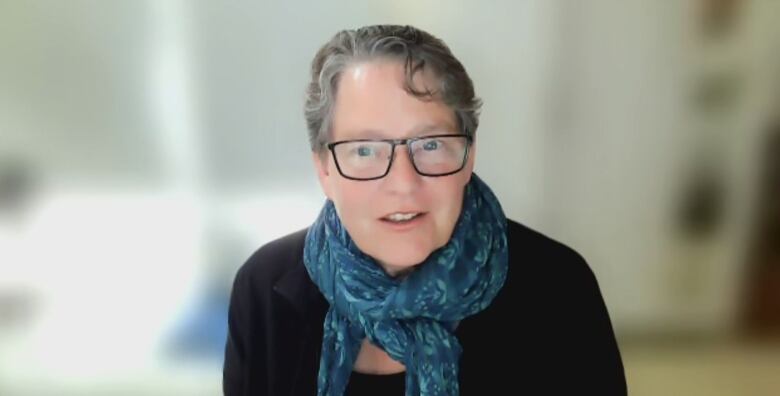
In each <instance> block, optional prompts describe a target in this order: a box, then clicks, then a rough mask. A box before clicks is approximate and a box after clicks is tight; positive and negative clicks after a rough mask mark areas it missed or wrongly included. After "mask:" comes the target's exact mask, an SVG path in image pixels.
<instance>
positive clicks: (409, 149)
mask: <svg viewBox="0 0 780 396" xmlns="http://www.w3.org/2000/svg"><path fill="white" fill-rule="evenodd" d="M440 137H463V138H466V149H465V150H463V160H462V161H461V164H460V167H459V168H458V169H455V170H454V171H452V172H447V173H441V174H439V173H425V172H421V171H420V169H419V168H417V164H416V163H415V162H414V155H413V154H412V146H411V144H409V143H413V142H415V141H417V140H423V139H431V138H440ZM354 142H386V143H390V144H391V145H392V147H391V149H390V161H389V162H388V163H387V169H385V173H383V174H382V175H381V176H376V177H366V178H363V177H353V176H348V175H346V174H344V172H343V171H342V170H341V165H339V158H338V156H337V155H336V151H335V147H336V146H338V145H340V144H344V143H354ZM473 142H474V138H473V137H472V136H469V135H464V134H460V133H457V134H439V135H427V136H417V137H413V138H406V139H352V140H339V141H337V142H332V143H328V144H326V145H325V147H327V148H328V150H329V151H330V153H331V155H333V162H335V163H336V169H338V171H339V174H340V175H341V176H342V177H344V178H346V179H350V180H358V181H368V180H377V179H381V178H383V177H385V176H387V174H388V173H390V168H391V167H392V166H393V161H394V160H395V146H400V145H406V151H407V153H408V154H409V160H411V162H412V166H413V167H414V170H415V171H416V172H417V173H418V174H419V175H422V176H427V177H442V176H449V175H453V174H455V173H458V172H460V171H461V170H463V168H464V167H465V166H466V162H467V160H468V158H469V148H470V147H471V145H472V143H473Z"/></svg>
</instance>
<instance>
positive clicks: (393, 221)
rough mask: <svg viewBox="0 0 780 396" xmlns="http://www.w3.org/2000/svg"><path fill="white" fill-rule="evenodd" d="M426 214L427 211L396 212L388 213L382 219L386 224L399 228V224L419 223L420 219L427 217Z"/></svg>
mask: <svg viewBox="0 0 780 396" xmlns="http://www.w3.org/2000/svg"><path fill="white" fill-rule="evenodd" d="M425 214H426V213H425V212H396V213H391V214H388V215H386V216H384V217H382V218H381V219H380V220H382V222H383V223H385V224H388V225H391V226H395V227H396V228H398V227H399V226H413V225H415V224H417V223H419V222H420V220H421V219H422V218H423V217H425ZM403 228H408V227H403Z"/></svg>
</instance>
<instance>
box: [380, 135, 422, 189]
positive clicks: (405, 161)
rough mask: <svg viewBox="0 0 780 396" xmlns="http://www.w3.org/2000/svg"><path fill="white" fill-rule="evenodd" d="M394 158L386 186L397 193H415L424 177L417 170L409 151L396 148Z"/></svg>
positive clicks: (403, 148)
mask: <svg viewBox="0 0 780 396" xmlns="http://www.w3.org/2000/svg"><path fill="white" fill-rule="evenodd" d="M393 156H394V157H393V163H392V165H391V166H390V171H389V172H388V174H387V176H385V179H386V180H385V184H386V185H387V186H389V187H390V189H391V190H392V191H394V192H396V193H400V194H408V193H411V192H413V191H414V190H416V189H417V188H418V187H419V185H420V182H422V175H420V174H419V173H417V171H416V170H415V168H414V164H413V163H412V158H411V157H410V156H409V150H407V148H406V147H405V146H396V148H395V151H394V153H393Z"/></svg>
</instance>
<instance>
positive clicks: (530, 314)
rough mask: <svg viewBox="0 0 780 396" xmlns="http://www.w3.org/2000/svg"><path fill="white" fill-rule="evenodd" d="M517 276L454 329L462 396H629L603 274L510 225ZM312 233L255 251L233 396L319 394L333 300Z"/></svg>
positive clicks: (237, 294)
mask: <svg viewBox="0 0 780 396" xmlns="http://www.w3.org/2000/svg"><path fill="white" fill-rule="evenodd" d="M507 233H508V241H509V272H508V275H507V281H506V283H505V285H504V287H503V288H502V289H501V292H500V293H499V294H498V296H497V297H496V299H495V300H494V301H493V303H492V304H491V305H490V306H489V307H488V308H487V309H486V310H484V311H482V312H480V313H478V314H476V315H474V316H471V317H469V318H466V319H464V320H463V321H462V322H461V323H460V325H459V326H458V328H457V330H456V336H457V337H458V339H459V341H460V343H461V345H462V346H463V355H462V357H461V363H460V389H461V394H462V395H465V396H470V395H497V394H501V395H514V394H517V395H520V394H522V395H526V394H534V395H572V394H578V395H625V394H626V381H625V375H624V372H623V363H622V361H621V357H620V352H619V350H618V346H617V343H616V341H615V336H614V333H613V330H612V325H611V323H610V319H609V315H608V313H607V309H606V307H605V305H604V301H603V299H602V296H601V292H600V291H599V287H598V284H597V282H596V278H595V277H594V275H593V272H592V271H591V269H590V268H589V267H588V264H587V263H586V262H585V260H584V259H583V258H582V257H581V256H580V255H579V254H578V253H577V252H575V251H574V250H572V249H571V248H569V247H567V246H565V245H563V244H561V243H559V242H556V241H554V240H552V239H550V238H548V237H546V236H544V235H542V234H540V233H538V232H536V231H534V230H531V229H529V228H527V227H525V226H523V225H521V224H519V223H516V222H514V221H511V220H510V221H509V227H508V231H507ZM305 235H306V230H301V231H299V232H296V233H294V234H291V235H288V236H285V237H283V238H281V239H278V240H275V241H273V242H270V243H268V244H266V245H265V246H263V247H261V248H260V249H259V250H257V251H256V252H255V253H254V254H252V256H251V257H250V258H249V259H248V260H247V262H246V263H245V264H244V265H243V266H242V267H241V268H240V269H239V270H238V273H237V274H236V277H235V282H234V284H233V291H232V295H231V300H230V311H229V318H228V324H229V333H228V339H227V345H226V348H225V363H224V368H223V391H224V394H225V395H227V396H239V395H241V396H245V395H246V396H248V395H274V396H277V395H278V396H281V395H307V396H310V395H316V393H317V372H318V369H319V358H320V348H321V343H322V332H323V330H322V324H323V320H324V318H325V313H326V312H327V310H328V303H327V301H326V300H325V299H324V297H323V296H322V294H321V293H320V292H319V289H317V286H316V285H315V284H314V283H313V282H312V281H311V279H310V278H309V275H308V273H307V272H306V269H305V267H304V265H303V243H304V237H305Z"/></svg>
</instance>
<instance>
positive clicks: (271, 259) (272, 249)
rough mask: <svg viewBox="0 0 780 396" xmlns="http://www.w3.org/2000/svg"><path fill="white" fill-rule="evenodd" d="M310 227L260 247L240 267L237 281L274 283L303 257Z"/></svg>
mask: <svg viewBox="0 0 780 396" xmlns="http://www.w3.org/2000/svg"><path fill="white" fill-rule="evenodd" d="M307 231H308V227H307V228H304V229H302V230H298V231H296V232H293V233H291V234H288V235H285V236H283V237H280V238H277V239H274V240H272V241H270V242H268V243H266V244H264V245H263V246H261V247H259V248H258V249H257V250H255V251H254V253H252V254H251V255H250V256H249V258H248V259H247V260H246V262H244V264H242V265H241V267H239V269H238V272H237V274H236V281H239V280H245V281H248V282H250V283H253V284H258V283H259V284H261V285H272V284H274V283H275V282H276V281H277V280H278V279H279V278H280V277H282V276H283V275H284V274H285V273H286V272H287V271H288V270H289V269H290V268H292V267H293V266H294V264H295V263H296V262H298V261H300V260H301V259H302V257H303V245H304V241H305V240H306V232H307Z"/></svg>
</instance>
